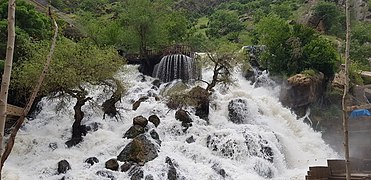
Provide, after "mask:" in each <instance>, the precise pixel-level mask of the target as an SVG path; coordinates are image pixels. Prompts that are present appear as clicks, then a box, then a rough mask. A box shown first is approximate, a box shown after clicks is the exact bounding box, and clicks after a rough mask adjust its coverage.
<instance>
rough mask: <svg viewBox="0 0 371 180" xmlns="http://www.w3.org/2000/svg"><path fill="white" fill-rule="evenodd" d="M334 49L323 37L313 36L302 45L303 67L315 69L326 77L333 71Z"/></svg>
mask: <svg viewBox="0 0 371 180" xmlns="http://www.w3.org/2000/svg"><path fill="white" fill-rule="evenodd" d="M336 54H337V52H336V49H335V48H334V47H333V46H332V44H331V43H330V42H329V41H328V40H326V39H324V38H315V39H313V40H312V41H310V42H309V43H308V44H306V45H305V46H304V57H305V59H306V61H305V62H304V63H305V66H304V68H305V69H315V70H317V71H320V72H322V73H323V74H325V76H327V77H332V76H333V75H334V72H335V63H336V60H337V56H336Z"/></svg>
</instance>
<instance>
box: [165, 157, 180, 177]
mask: <svg viewBox="0 0 371 180" xmlns="http://www.w3.org/2000/svg"><path fill="white" fill-rule="evenodd" d="M165 163H166V164H168V165H169V170H168V172H167V179H168V180H177V179H178V174H177V172H176V169H175V167H174V164H173V161H172V160H171V158H169V157H166V159H165Z"/></svg>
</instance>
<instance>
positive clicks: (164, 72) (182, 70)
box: [153, 54, 198, 82]
mask: <svg viewBox="0 0 371 180" xmlns="http://www.w3.org/2000/svg"><path fill="white" fill-rule="evenodd" d="M153 72H154V73H153V77H157V78H159V79H160V80H161V81H162V82H170V81H172V80H175V79H182V80H185V81H188V80H191V79H196V78H197V77H198V73H197V70H196V63H195V62H194V59H193V58H191V57H189V56H186V55H183V54H172V55H167V56H164V57H163V58H162V59H161V61H160V63H158V64H157V65H156V66H155V68H154V71H153Z"/></svg>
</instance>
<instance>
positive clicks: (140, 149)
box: [117, 134, 158, 164]
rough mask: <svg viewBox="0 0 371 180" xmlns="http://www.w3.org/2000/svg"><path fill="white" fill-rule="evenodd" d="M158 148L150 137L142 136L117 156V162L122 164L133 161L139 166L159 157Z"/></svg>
mask: <svg viewBox="0 0 371 180" xmlns="http://www.w3.org/2000/svg"><path fill="white" fill-rule="evenodd" d="M157 151H158V148H157V146H156V144H154V143H153V142H152V141H151V140H150V139H149V137H147V136H146V135H145V134H141V135H139V136H137V137H135V138H134V139H133V141H131V142H130V143H129V144H128V145H126V146H125V148H124V149H123V150H122V151H121V153H120V154H119V155H118V156H117V160H119V161H121V162H126V161H133V162H135V163H138V164H144V163H146V162H148V161H151V160H153V159H155V158H156V157H157V156H158V153H157Z"/></svg>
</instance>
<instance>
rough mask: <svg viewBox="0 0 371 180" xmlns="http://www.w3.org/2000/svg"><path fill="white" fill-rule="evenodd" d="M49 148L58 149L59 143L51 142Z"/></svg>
mask: <svg viewBox="0 0 371 180" xmlns="http://www.w3.org/2000/svg"><path fill="white" fill-rule="evenodd" d="M49 148H50V149H52V150H53V151H54V150H56V149H57V148H58V144H57V143H55V142H54V143H49Z"/></svg>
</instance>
